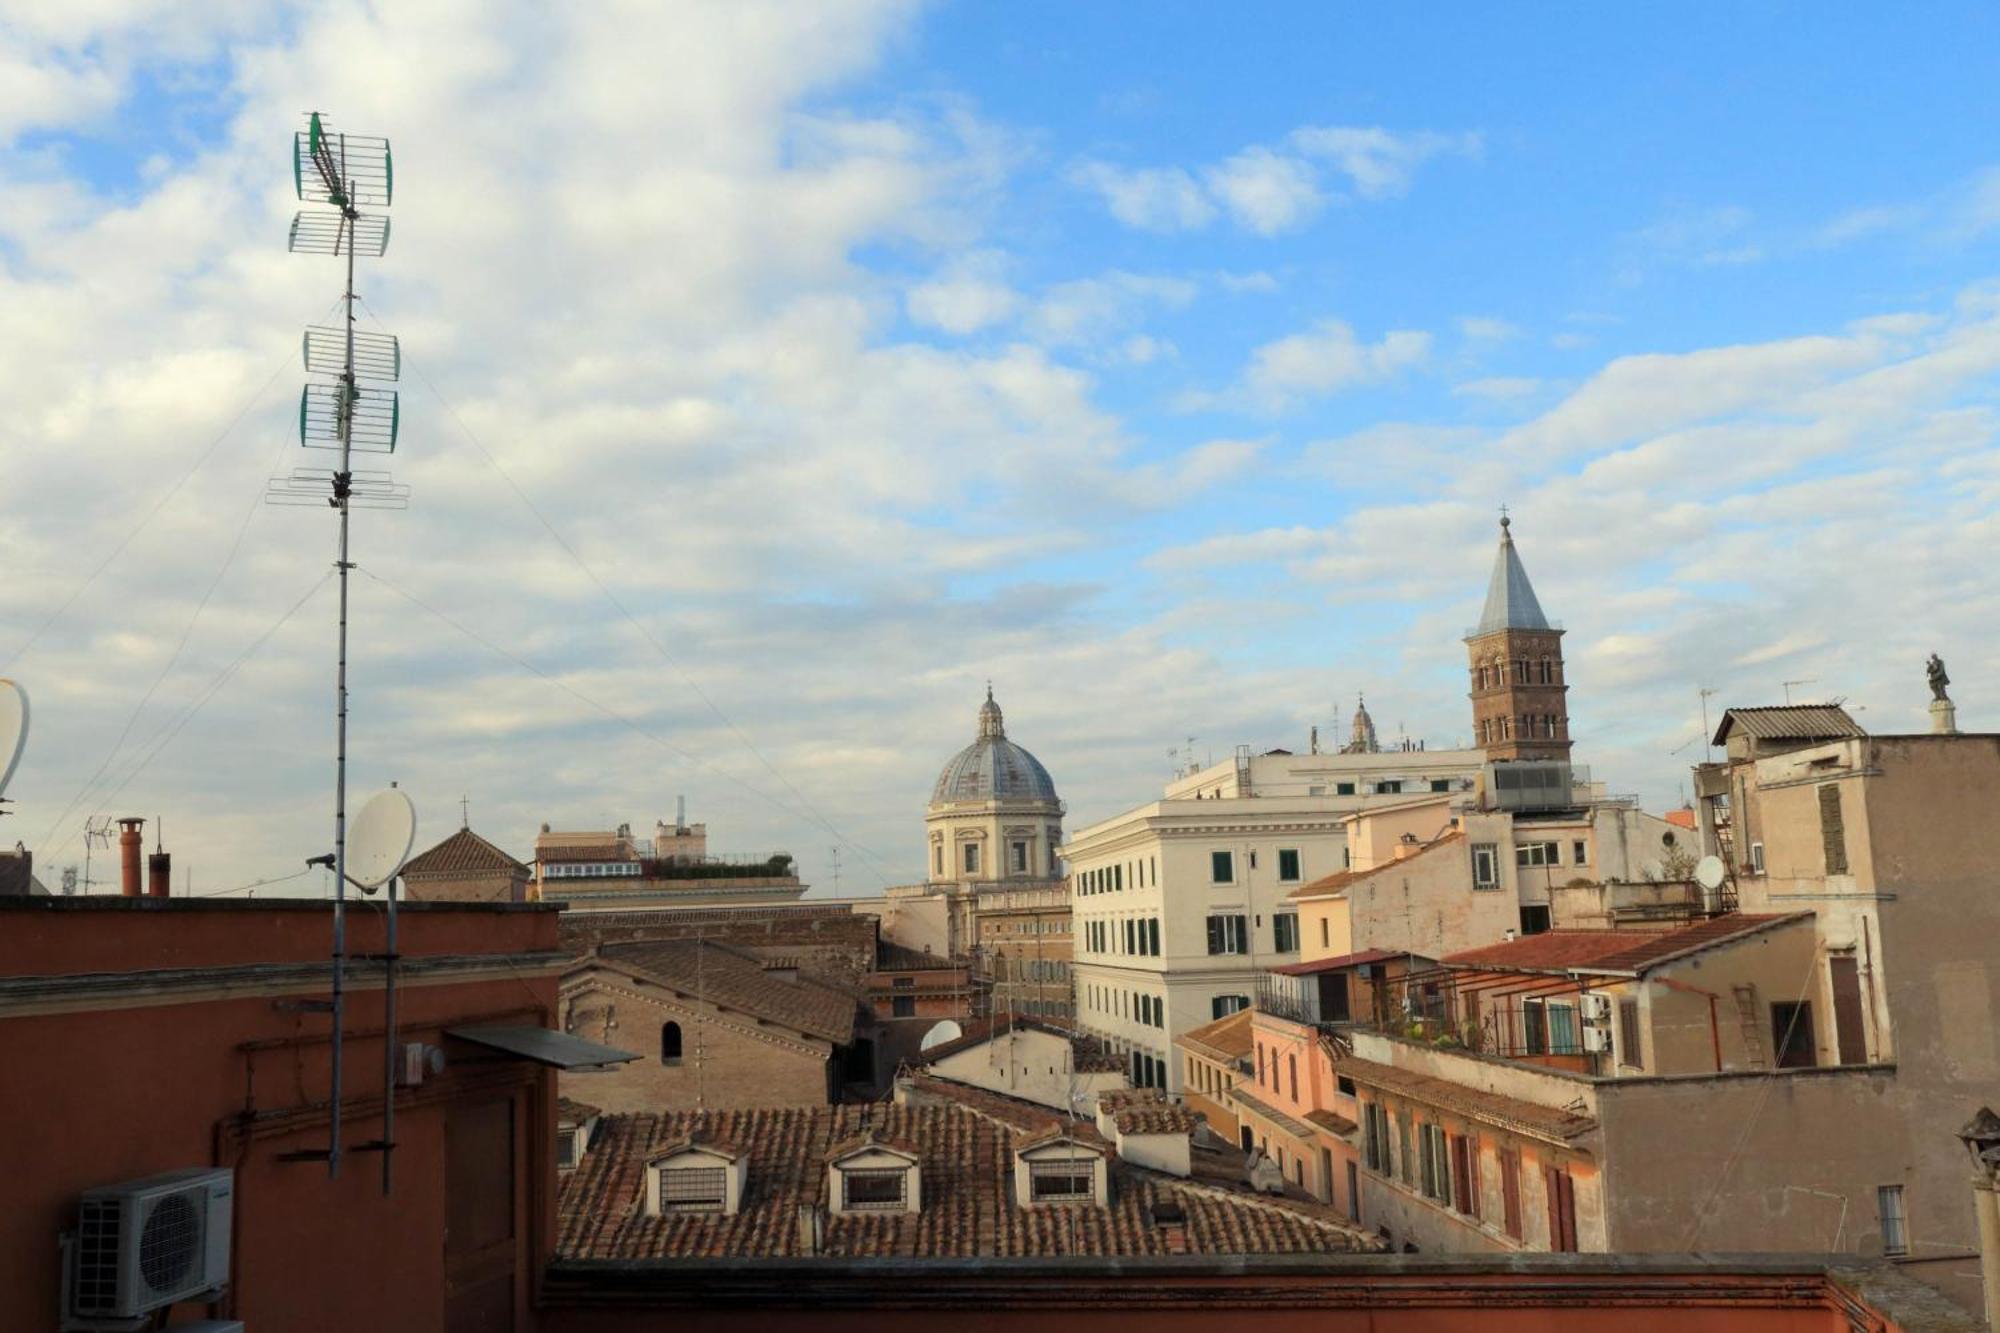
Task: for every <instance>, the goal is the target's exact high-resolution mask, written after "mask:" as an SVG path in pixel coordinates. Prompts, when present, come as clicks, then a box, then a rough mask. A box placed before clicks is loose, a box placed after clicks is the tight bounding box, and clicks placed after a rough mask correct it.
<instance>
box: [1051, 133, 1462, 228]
mask: <svg viewBox="0 0 2000 1333" xmlns="http://www.w3.org/2000/svg"><path fill="white" fill-rule="evenodd" d="M1480 144H1481V141H1480V137H1479V136H1478V135H1476V134H1438V133H1434V132H1430V131H1420V132H1415V133H1404V132H1400V131H1394V130H1387V129H1382V128H1380V127H1366V128H1359V127H1348V126H1335V125H1307V126H1302V127H1300V128H1299V129H1296V130H1294V131H1292V133H1291V134H1289V135H1287V136H1286V138H1285V139H1284V141H1283V142H1282V143H1281V144H1280V145H1277V146H1272V145H1267V144H1251V145H1249V146H1247V147H1245V148H1244V149H1242V150H1241V151H1240V152H1237V153H1235V154H1233V155H1231V156H1230V157H1228V158H1225V159H1223V160H1222V161H1220V162H1215V163H1211V164H1209V165H1207V166H1202V167H1196V168H1193V169H1189V168H1185V167H1142V168H1127V167H1119V166H1114V165H1112V164H1109V163H1106V162H1099V161H1088V162H1084V163H1081V164H1079V165H1078V166H1077V167H1076V168H1075V170H1074V171H1073V172H1072V173H1071V178H1072V180H1074V181H1075V182H1076V183H1077V184H1078V185H1080V186H1082V187H1084V188H1086V189H1089V190H1091V191H1093V192H1095V193H1097V194H1098V195H1100V196H1102V197H1103V199H1104V201H1105V204H1106V205H1107V207H1109V208H1110V210H1111V215H1112V216H1113V217H1115V218H1117V219H1118V220H1119V221H1120V222H1123V223H1125V224H1126V225H1127V226H1131V227H1138V228H1141V229H1144V230H1147V231H1159V232H1177V231H1196V230H1199V229H1201V228H1203V227H1206V226H1208V225H1209V224H1210V223H1212V222H1214V221H1215V220H1216V218H1217V217H1218V216H1227V217H1228V218H1229V219H1230V220H1231V221H1233V222H1235V223H1236V225H1237V226H1239V227H1241V228H1243V229H1244V230H1245V231H1248V232H1251V233H1252V234H1254V235H1258V236H1276V235H1278V234H1280V233H1283V232H1287V231H1293V230H1296V229H1297V228H1299V227H1302V226H1304V225H1305V224H1306V223H1308V222H1310V221H1311V220H1312V219H1313V217H1314V216H1316V215H1317V214H1318V213H1319V212H1320V211H1321V209H1323V208H1324V207H1325V205H1326V203H1327V202H1328V200H1329V199H1330V198H1340V197H1343V196H1341V195H1339V194H1338V193H1337V192H1335V190H1334V188H1333V187H1330V186H1329V185H1328V183H1327V182H1326V181H1325V179H1324V177H1325V176H1326V175H1328V174H1331V175H1332V176H1334V177H1336V178H1338V183H1339V184H1341V185H1344V186H1345V187H1346V188H1348V189H1351V190H1352V191H1353V193H1354V195H1355V196H1356V197H1358V198H1361V199H1364V200H1368V201H1371V202H1372V201H1378V200H1383V199H1391V198H1395V197H1397V196H1399V195H1403V194H1406V193H1408V191H1409V189H1410V186H1411V185H1412V183H1413V182H1414V181H1415V178H1416V173H1417V169H1418V168H1419V167H1421V166H1422V165H1423V163H1424V162H1426V161H1428V160H1429V159H1431V158H1433V157H1437V156H1439V155H1440V154H1447V153H1458V154H1463V155H1466V156H1477V155H1478V153H1479V151H1480Z"/></svg>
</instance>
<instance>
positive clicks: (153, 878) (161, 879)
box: [146, 851, 174, 898]
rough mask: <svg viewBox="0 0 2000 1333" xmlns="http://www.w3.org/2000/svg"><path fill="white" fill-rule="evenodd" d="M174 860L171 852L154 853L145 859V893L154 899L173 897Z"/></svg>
mask: <svg viewBox="0 0 2000 1333" xmlns="http://www.w3.org/2000/svg"><path fill="white" fill-rule="evenodd" d="M173 882H174V858H173V854H172V853H171V852H165V851H156V852H154V853H153V854H152V855H150V856H148V857H147V858H146V892H147V893H148V894H150V895H152V896H153V897H155V898H168V897H171V896H173V891H174V889H173Z"/></svg>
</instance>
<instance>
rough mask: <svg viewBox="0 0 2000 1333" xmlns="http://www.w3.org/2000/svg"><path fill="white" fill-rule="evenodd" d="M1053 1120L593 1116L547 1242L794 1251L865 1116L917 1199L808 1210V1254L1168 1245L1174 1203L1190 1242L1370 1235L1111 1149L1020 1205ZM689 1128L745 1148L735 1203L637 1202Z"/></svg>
mask: <svg viewBox="0 0 2000 1333" xmlns="http://www.w3.org/2000/svg"><path fill="white" fill-rule="evenodd" d="M1024 1105H1025V1104H1024ZM1031 1109H1032V1108H1031ZM1057 1123H1058V1122H1057V1121H1056V1120H1055V1118H1054V1117H1052V1116H1050V1115H1049V1114H1048V1113H1046V1112H1044V1113H1043V1115H1042V1116H1041V1118H1040V1120H1039V1122H1038V1123H1036V1124H1035V1125H1034V1126H1033V1128H1032V1129H1017V1128H1015V1127H1013V1126H1012V1125H1010V1124H1008V1123H1005V1122H1002V1121H1000V1120H997V1119H993V1118H990V1117H988V1116H985V1115H982V1114H980V1113H979V1112H977V1111H975V1110H973V1109H971V1108H970V1107H969V1106H966V1105H961V1104H950V1105H935V1104H933V1105H923V1106H896V1105H890V1106H882V1105H870V1106H828V1107H812V1108H804V1109H788V1110H757V1111H734V1112H718V1113H711V1114H708V1115H706V1116H698V1115H697V1114H696V1113H691V1112H670V1113H665V1114H645V1115H622V1116H606V1117H604V1119H603V1120H601V1121H600V1122H599V1125H598V1132H597V1136H596V1139H595V1141H594V1142H593V1144H592V1146H591V1149H590V1151H589V1153H588V1154H587V1155H586V1156H585V1157H584V1159H583V1161H582V1162H581V1163H580V1164H579V1165H578V1167H577V1169H576V1170H575V1171H573V1172H571V1173H570V1174H569V1175H568V1176H566V1177H565V1178H564V1180H563V1183H562V1187H561V1192H560V1195H559V1199H558V1204H557V1245H556V1249H557V1253H558V1254H559V1255H561V1256H562V1257H564V1258H570V1259H723V1258H727V1259H731V1260H736V1259H745V1258H779V1257H786V1256H795V1255H799V1254H800V1253H802V1250H801V1247H800V1226H799V1210H800V1208H801V1207H802V1206H803V1207H814V1208H819V1209H824V1208H825V1207H826V1205H827V1202H828V1201H827V1197H826V1196H827V1170H826V1162H827V1158H828V1156H829V1155H830V1153H831V1152H832V1150H833V1148H834V1145H836V1144H839V1143H842V1142H844V1141H847V1140H850V1139H852V1138H854V1137H855V1136H856V1135H857V1134H859V1133H860V1132H861V1131H862V1130H863V1128H864V1125H866V1126H868V1127H872V1128H873V1129H874V1130H876V1131H877V1132H878V1133H880V1134H881V1135H882V1136H883V1137H885V1138H889V1139H894V1140H900V1141H902V1142H904V1143H906V1144H908V1145H909V1146H910V1147H911V1148H912V1149H913V1150H914V1151H915V1153H916V1155H917V1158H918V1163H919V1169H920V1170H921V1171H922V1173H923V1177H922V1178H923V1208H922V1211H920V1212H915V1213H887V1212H882V1213H867V1214H846V1215H822V1217H821V1224H820V1235H821V1239H820V1249H819V1252H820V1254H821V1255H822V1256H830V1257H869V1258H882V1259H888V1258H929V1259H935V1258H981V1257H993V1258H1033V1257H1045V1256H1054V1255H1079V1256H1096V1257H1114V1256H1115V1257H1126V1256H1140V1255H1167V1254H1170V1253H1177V1252H1179V1250H1178V1249H1177V1247H1176V1246H1175V1244H1173V1243H1172V1241H1170V1233H1169V1230H1168V1228H1165V1227H1162V1226H1160V1225H1158V1224H1157V1223H1156V1222H1155V1221H1154V1219H1153V1209H1154V1205H1155V1204H1156V1203H1160V1204H1174V1205H1178V1206H1179V1208H1180V1211H1181V1213H1182V1215H1183V1217H1184V1219H1185V1221H1184V1222H1183V1223H1182V1227H1183V1228H1184V1234H1185V1252H1186V1253H1189V1254H1195V1255H1224V1254H1232V1255H1243V1254H1302V1255H1303V1254H1328V1253H1342V1252H1348V1253H1362V1252H1373V1251H1377V1250H1379V1249H1380V1248H1381V1245H1382V1243H1381V1242H1380V1241H1379V1240H1377V1239H1376V1238H1375V1237H1374V1236H1372V1235H1369V1234H1366V1233H1364V1232H1361V1231H1358V1230H1357V1229H1355V1228H1354V1227H1352V1226H1349V1225H1348V1224H1347V1223H1346V1222H1344V1221H1343V1220H1342V1219H1341V1217H1340V1215H1339V1214H1338V1213H1337V1212H1335V1211H1333V1210H1332V1209H1329V1208H1325V1207H1322V1206H1318V1205H1311V1204H1304V1203H1300V1202H1298V1201H1295V1200H1290V1199H1263V1198H1259V1197H1257V1196H1255V1195H1251V1194H1248V1193H1239V1192H1235V1191H1231V1190H1228V1189H1225V1188H1222V1187H1220V1186H1217V1185H1212V1184H1208V1183H1203V1182H1197V1181H1192V1180H1181V1179H1177V1178H1174V1177H1171V1176H1167V1175H1163V1174H1160V1173H1158V1172H1153V1171H1149V1170H1146V1169H1144V1168H1141V1167H1135V1166H1132V1165H1131V1164H1130V1163H1127V1162H1123V1161H1115V1162H1113V1163H1112V1164H1111V1167H1110V1169H1111V1200H1110V1202H1109V1204H1107V1205H1105V1206H1102V1207H1099V1206H1096V1205H1090V1204H1063V1205H1059V1206H1047V1207H1040V1208H1034V1207H1022V1206H1021V1205H1019V1204H1018V1203H1017V1202H1016V1201H1015V1200H1014V1198H1013V1170H1014V1162H1013V1156H1014V1152H1015V1150H1016V1149H1017V1148H1018V1147H1019V1146H1021V1144H1022V1143H1024V1142H1027V1141H1029V1140H1031V1139H1033V1138H1036V1137H1039V1136H1041V1135H1042V1134H1044V1133H1046V1131H1047V1130H1048V1129H1049V1128H1051V1127H1052V1126H1054V1125H1055V1124H1057ZM696 1128H702V1129H704V1130H707V1131H709V1132H712V1133H713V1135H714V1137H715V1139H716V1140H717V1141H722V1142H727V1143H729V1144H731V1145H732V1146H733V1147H734V1148H735V1149H736V1150H737V1151H740V1152H741V1153H743V1155H744V1156H745V1158H746V1159H747V1162H748V1180H747V1184H746V1187H745V1190H744V1198H743V1203H742V1207H741V1209H740V1210H739V1211H738V1212H737V1213H735V1214H734V1215H725V1214H719V1213H685V1214H679V1215H671V1216H666V1217H648V1216H646V1214H645V1211H644V1197H645V1163H646V1160H647V1158H648V1157H649V1156H651V1155H652V1154H653V1153H655V1152H657V1151H658V1150H659V1149H660V1148H662V1147H664V1146H666V1145H668V1144H671V1143H674V1142H677V1141H679V1140H682V1139H685V1138H687V1137H688V1136H689V1135H690V1133H691V1132H692V1131H693V1130H695V1129H696ZM1176 1239H1177V1237H1176Z"/></svg>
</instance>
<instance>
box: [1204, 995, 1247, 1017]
mask: <svg viewBox="0 0 2000 1333" xmlns="http://www.w3.org/2000/svg"><path fill="white" fill-rule="evenodd" d="M1249 1007H1250V997H1249V996H1248V995H1218V996H1216V997H1215V998H1214V999H1212V1000H1210V1001H1209V1002H1208V1012H1209V1015H1210V1017H1212V1018H1227V1017H1229V1016H1230V1015H1231V1014H1233V1013H1235V1012H1237V1011H1238V1010H1239V1009H1248V1008H1249Z"/></svg>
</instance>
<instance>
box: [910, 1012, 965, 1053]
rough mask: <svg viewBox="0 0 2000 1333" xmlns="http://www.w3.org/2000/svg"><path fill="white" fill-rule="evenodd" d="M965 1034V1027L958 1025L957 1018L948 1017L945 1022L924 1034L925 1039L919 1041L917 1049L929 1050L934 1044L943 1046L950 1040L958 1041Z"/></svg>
mask: <svg viewBox="0 0 2000 1333" xmlns="http://www.w3.org/2000/svg"><path fill="white" fill-rule="evenodd" d="M964 1035H965V1029H964V1028H962V1027H960V1026H959V1025H958V1022H957V1020H956V1019H950V1018H947V1019H945V1020H944V1022H942V1023H939V1024H938V1025H937V1026H936V1027H934V1028H932V1029H931V1030H930V1031H929V1032H926V1033H925V1034H924V1039H923V1040H922V1041H920V1042H918V1043H917V1049H918V1050H920V1051H928V1050H929V1049H930V1048H931V1047H933V1046H942V1045H944V1044H945V1043H946V1042H948V1041H957V1040H958V1039H959V1038H960V1037H963V1036H964Z"/></svg>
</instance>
